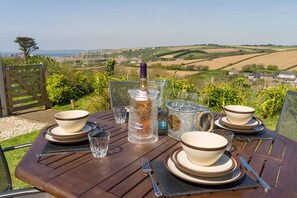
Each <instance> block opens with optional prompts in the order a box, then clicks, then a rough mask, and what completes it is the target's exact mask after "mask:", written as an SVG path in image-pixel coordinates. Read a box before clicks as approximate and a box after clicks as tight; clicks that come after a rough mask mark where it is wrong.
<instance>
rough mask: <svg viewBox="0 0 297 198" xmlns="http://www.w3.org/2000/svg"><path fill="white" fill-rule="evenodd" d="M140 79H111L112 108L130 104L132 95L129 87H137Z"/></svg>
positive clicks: (109, 84) (109, 85)
mask: <svg viewBox="0 0 297 198" xmlns="http://www.w3.org/2000/svg"><path fill="white" fill-rule="evenodd" d="M138 86H139V82H138V81H109V83H108V87H109V93H110V105H111V108H113V107H117V106H128V105H129V101H130V96H129V93H128V90H129V89H137V87H138Z"/></svg>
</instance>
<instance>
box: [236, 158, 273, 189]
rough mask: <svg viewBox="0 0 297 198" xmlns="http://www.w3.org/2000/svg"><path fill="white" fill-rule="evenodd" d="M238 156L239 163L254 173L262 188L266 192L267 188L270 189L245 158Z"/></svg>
mask: <svg viewBox="0 0 297 198" xmlns="http://www.w3.org/2000/svg"><path fill="white" fill-rule="evenodd" d="M239 158H240V161H241V163H242V164H243V165H244V167H245V168H246V169H248V170H249V171H250V172H252V173H253V174H254V175H255V177H256V178H257V180H258V181H259V182H260V184H261V185H262V187H263V188H264V190H265V192H268V191H269V190H271V187H270V186H269V185H268V184H267V183H266V182H265V181H264V180H263V179H262V178H261V177H260V176H259V175H258V174H257V173H256V172H255V171H254V170H253V168H252V167H251V166H250V165H249V164H248V163H247V162H246V161H245V159H243V157H239Z"/></svg>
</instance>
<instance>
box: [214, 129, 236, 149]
mask: <svg viewBox="0 0 297 198" xmlns="http://www.w3.org/2000/svg"><path fill="white" fill-rule="evenodd" d="M212 132H213V133H216V134H218V135H221V136H223V137H224V138H226V139H227V141H228V145H227V147H226V150H227V151H230V148H231V146H232V142H233V137H234V133H233V132H231V131H228V130H225V129H214V130H213V131H212Z"/></svg>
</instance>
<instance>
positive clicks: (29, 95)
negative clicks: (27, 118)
mask: <svg viewBox="0 0 297 198" xmlns="http://www.w3.org/2000/svg"><path fill="white" fill-rule="evenodd" d="M0 69H1V70H2V72H1V71H0V83H1V81H2V83H3V85H2V86H1V85H0V94H1V109H2V114H3V115H4V116H5V115H8V114H10V113H13V112H16V111H20V110H25V109H30V108H33V107H37V106H45V108H49V107H50V102H49V100H48V97H47V93H46V88H45V86H46V68H45V66H44V65H43V64H40V65H23V66H1V63H0ZM1 73H2V76H1ZM1 79H2V80H1ZM2 83H1V84H2ZM1 87H2V88H1Z"/></svg>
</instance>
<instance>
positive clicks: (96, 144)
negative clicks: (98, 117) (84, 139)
mask: <svg viewBox="0 0 297 198" xmlns="http://www.w3.org/2000/svg"><path fill="white" fill-rule="evenodd" d="M88 138H89V142H90V148H91V151H92V154H93V156H94V157H95V158H102V157H105V156H106V153H107V150H108V144H109V138H110V133H109V132H105V131H99V130H94V131H92V132H90V133H89V134H88Z"/></svg>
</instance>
